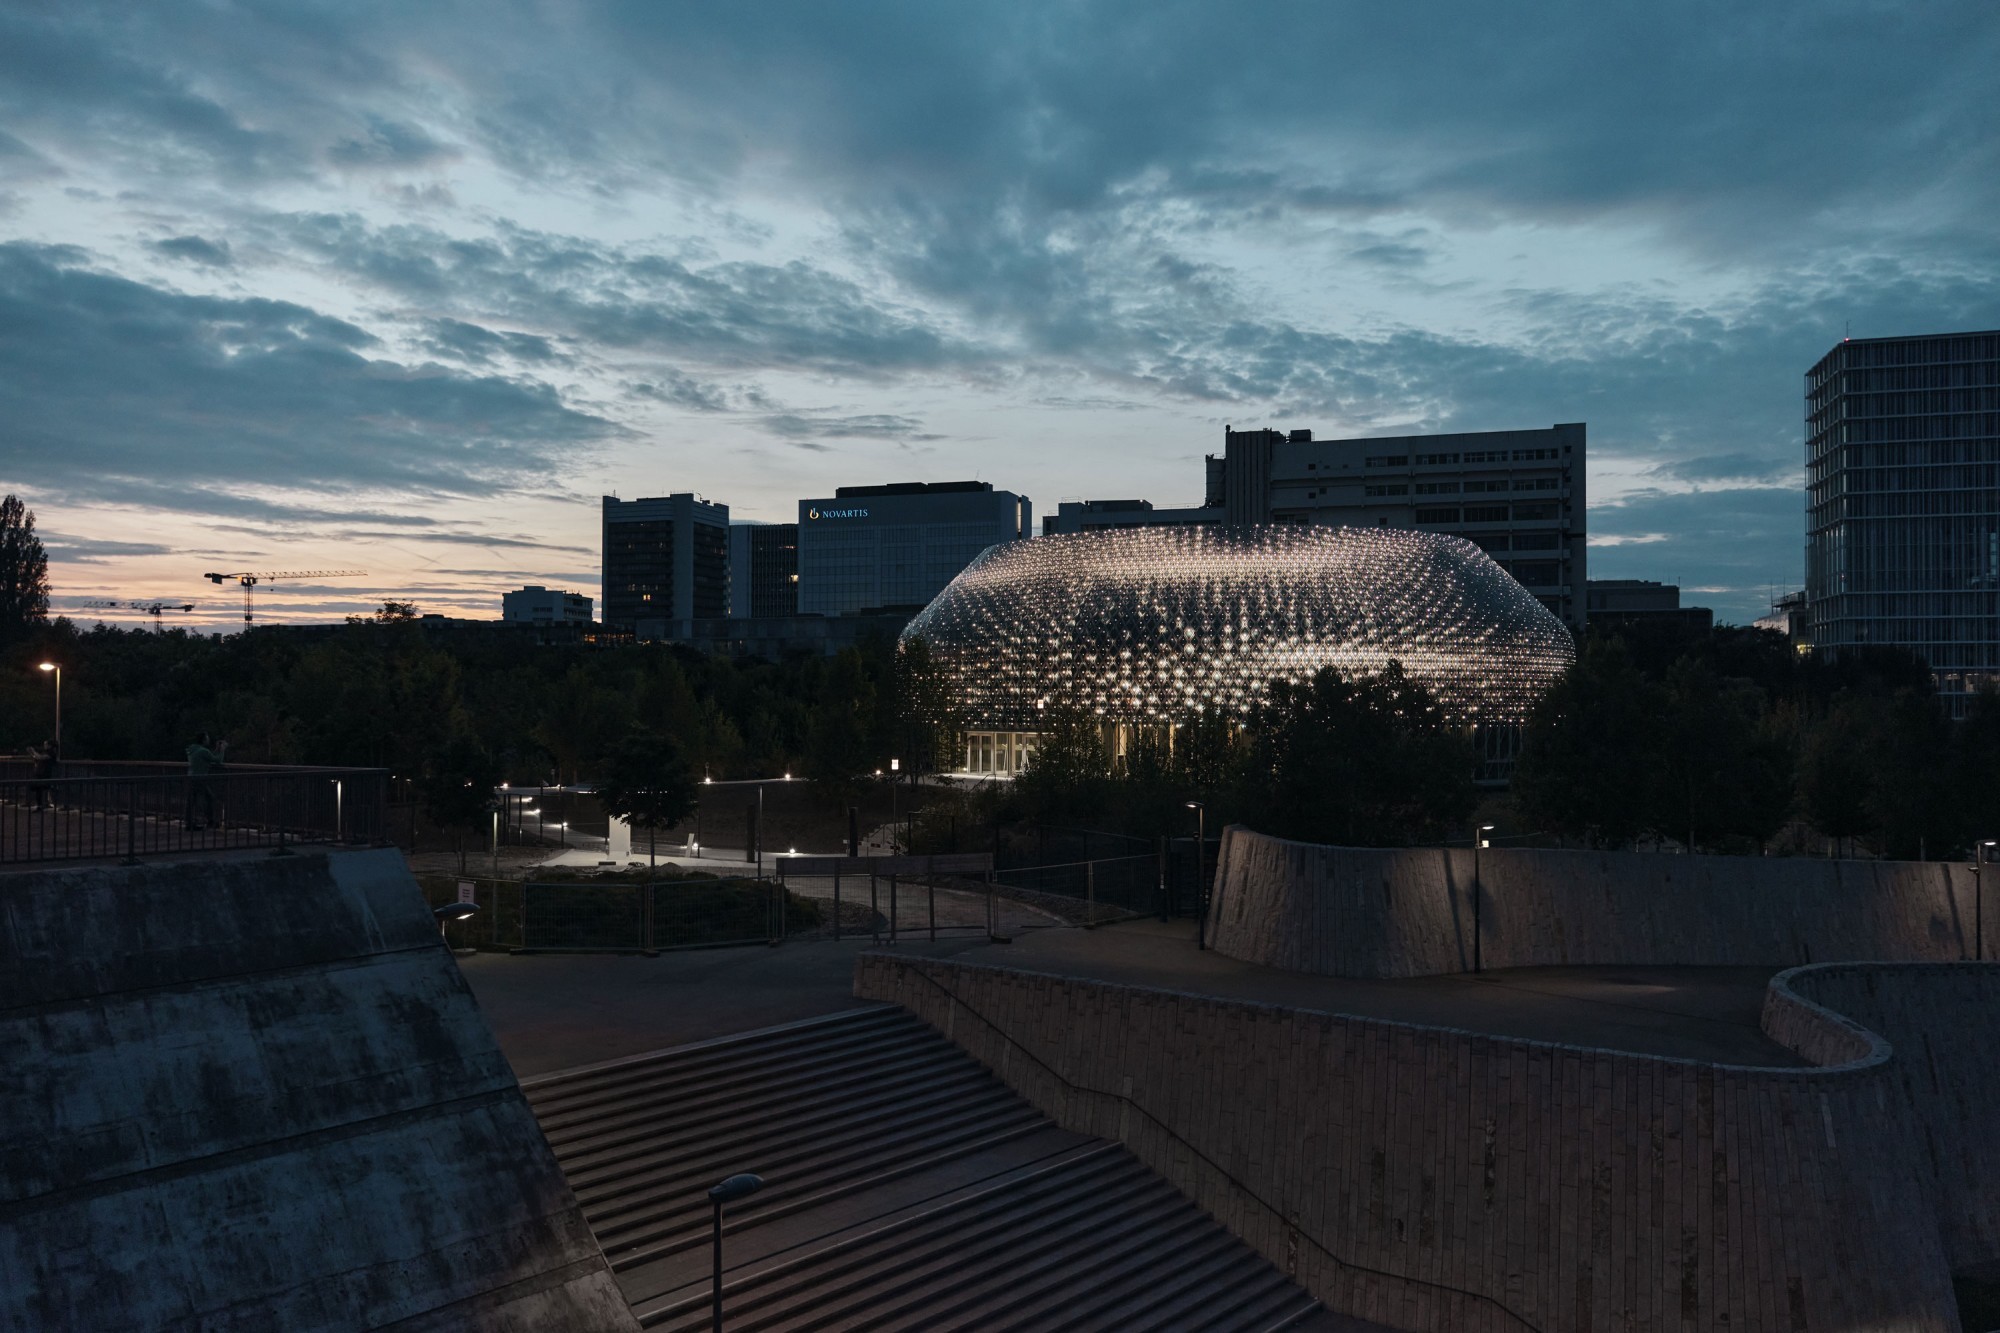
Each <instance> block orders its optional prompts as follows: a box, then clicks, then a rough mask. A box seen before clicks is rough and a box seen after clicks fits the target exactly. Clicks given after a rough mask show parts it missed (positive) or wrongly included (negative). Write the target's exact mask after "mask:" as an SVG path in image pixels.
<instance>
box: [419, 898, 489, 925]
mask: <svg viewBox="0 0 2000 1333" xmlns="http://www.w3.org/2000/svg"><path fill="white" fill-rule="evenodd" d="M478 910H479V904H478V903H446V904H445V905H444V906H443V907H434V908H432V909H431V915H432V916H434V917H436V918H437V919H438V924H439V925H449V924H451V923H452V922H454V921H463V920H465V918H467V917H469V916H471V915H473V914H474V913H476V912H477V911H478Z"/></svg>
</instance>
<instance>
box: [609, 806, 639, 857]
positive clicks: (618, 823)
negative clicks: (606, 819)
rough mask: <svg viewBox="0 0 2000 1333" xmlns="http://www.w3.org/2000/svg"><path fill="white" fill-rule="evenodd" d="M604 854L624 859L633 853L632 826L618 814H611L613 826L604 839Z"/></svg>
mask: <svg viewBox="0 0 2000 1333" xmlns="http://www.w3.org/2000/svg"><path fill="white" fill-rule="evenodd" d="M604 854H605V855H606V856H608V857H610V858H611V859H612V860H614V861H623V860H625V859H626V858H628V857H629V856H631V855H632V826H631V825H630V824H628V823H626V822H625V821H624V820H623V819H620V818H619V817H618V816H617V815H613V816H611V827H610V828H609V829H608V830H607V832H606V836H605V839H604Z"/></svg>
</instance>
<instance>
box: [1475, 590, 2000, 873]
mask: <svg viewBox="0 0 2000 1333" xmlns="http://www.w3.org/2000/svg"><path fill="white" fill-rule="evenodd" d="M1513 802H1514V805H1515V808H1516V810H1517V812H1518V815H1519V818H1520V821H1521V822H1522V824H1523V826H1524V827H1526V828H1528V829H1533V830H1540V831H1545V832H1548V833H1553V834H1555V835H1557V836H1560V837H1562V838H1565V839H1569V840H1574V841H1576V842H1578V843H1582V844H1586V845H1590V846H1597V847H1628V846H1632V845H1635V844H1642V843H1668V844H1672V845H1674V846H1677V847H1692V848H1695V849H1697V850H1712V851H1720V852H1738V853H1750V854H1755V853H1758V852H1764V851H1794V852H1814V851H1825V850H1834V851H1838V852H1841V853H1844V854H1853V853H1855V852H1867V853H1872V854H1875V855H1880V856H1887V857H1895V858H1909V859H1915V858H1918V857H1930V858H1938V857H1943V856H1952V855H1962V854H1965V853H1967V852H1968V851H1969V850H1970V848H1971V846H1972V845H1973V844H1974V843H1976V842H1978V841H1980V840H1982V839H1985V838H1989V837H2000V698H1996V697H1995V696H1993V695H1990V694H1989V695H1984V696H1980V697H1978V698H1976V699H1975V700H1974V701H1973V704H1972V707H1971V710H1970V716H1968V717H1967V718H1966V719H1965V720H1963V721H1960V722H1957V723H1954V722H1952V721H1950V720H1949V719H1947V717H1946V716H1945V713H1944V711H1943V709H1942V708H1941V706H1940V703H1939V700H1938V698H1937V694H1936V691H1935V689H1934V687H1933V685H1932V682H1931V673H1930V671H1929V668H1927V667H1926V666H1925V665H1924V663H1923V662H1922V661H1921V660H1920V659H1918V658H1916V657H1914V656H1912V655H1911V654H1908V653H1905V652H1900V651H1897V650H1893V649H1875V650H1871V651H1868V652H1864V653H1858V654H1854V655H1850V656H1847V657H1844V658H1842V659H1841V660H1838V661H1820V660H1817V659H1814V658H1811V657H1804V656H1800V655H1799V654H1798V653H1796V652H1795V651H1794V650H1793V648H1792V645H1791V644H1790V643H1789V642H1788V641H1787V640H1786V639H1785V638H1784V637H1783V636H1781V635H1777V634H1773V633H1770V632H1768V631H1762V630H1753V629H1734V628H1726V627H1725V628H1722V629H1717V630H1715V631H1713V632H1711V633H1707V634H1702V635H1695V636H1690V635H1686V634H1682V633H1677V632H1673V631H1669V630H1661V631H1658V632H1653V633H1647V632H1644V631H1639V630H1628V631H1624V632H1622V633H1618V634H1611V635H1594V636H1592V637H1591V638H1589V639H1588V640H1586V642H1585V643H1584V645H1583V649H1582V652H1581V653H1580V655H1579V657H1578V660H1577V662H1576V664H1575V666H1574V667H1573V668H1572V669H1571V670H1570V671H1569V672H1568V673H1567V674H1566V675H1565V676H1564V677H1563V678H1562V680H1561V681H1559V682H1558V683H1557V685H1556V687H1555V688H1554V689H1553V690H1552V691H1551V692H1550V693H1549V695H1548V696H1547V698H1546V699H1545V700H1544V701H1543V704H1542V706H1541V708H1540V710H1539V711H1538V712H1537V714H1536V715H1535V718H1534V720H1533V722H1532V723H1531V725H1530V726H1529V727H1528V729H1527V734H1526V737H1525V739H1524V745H1523V751H1522V754H1521V759H1520V763H1519V766H1518V767H1517V769H1516V772H1515V777H1514V783H1513Z"/></svg>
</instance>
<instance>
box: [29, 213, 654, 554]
mask: <svg viewBox="0 0 2000 1333" xmlns="http://www.w3.org/2000/svg"><path fill="white" fill-rule="evenodd" d="M379 348H380V343H379V340H378V339H377V338H376V337H375V336H374V335H372V334H370V333H368V332H367V331H366V330H363V329H361V328H359V327H357V326H355V325H353V324H350V323H348V322H346V321H343V320H339V319H335V318H331V317H329V316H326V315H323V314H320V313H318V312H317V311H314V310H312V309H309V308H307V307H305V306H301V305H298V304H295V303H291V302H285V301H273V300H265V299H256V298H223V297H213V296H196V295H187V294H183V293H178V292H174V291H170V290H167V289H165V288H161V287H155V286H150V285H148V284H145V283H141V282H136V281H133V280H131V279H127V278H123V277H119V276H116V275H115V274H111V273H107V272H104V271H102V270H100V269H96V268H92V267H86V266H84V264H83V263H82V261H81V257H80V256H79V255H78V254H77V253H76V252H74V251H72V250H64V249H58V248H52V247H40V246H33V245H27V244H21V243H10V244H0V420H4V421H6V422H7V429H6V432H5V434H4V436H0V462H4V463H5V465H6V468H7V470H8V471H10V472H13V473H15V474H16V475H20V474H21V473H22V472H23V471H24V470H25V469H28V468H30V467H32V475H33V476H34V478H35V480H36V482H37V485H38V488H40V489H43V490H53V491H61V492H65V493H67V494H69V495H71V496H86V497H94V498H98V499H102V500H106V501H111V502H123V503H139V504H147V505H152V506H162V505H165V506H167V507H189V506H192V507H194V508H198V509H202V510H205V511H208V512H216V513H230V512H235V513H242V514H247V515H252V516H256V517H260V518H273V517H280V516H283V514H284V513H285V510H286V505H285V504H284V503H283V502H280V501H275V500H273V499H271V498H270V497H272V496H274V495H281V494H284V493H287V492H294V493H295V492H299V491H308V492H310V491H320V492H325V493H328V494H345V493H348V492H350V491H352V490H354V489H356V488H368V489H387V490H394V491H399V492H403V493H405V494H406V495H409V496H421V495H455V496H472V495H491V494H494V493H497V492H500V491H502V490H505V489H507V488H509V487H512V486H515V485H520V484H523V483H526V482H529V481H532V480H536V479H539V478H541V477H543V476H545V475H546V474H548V473H549V472H551V471H554V470H558V469H559V468H560V467H561V466H562V463H563V461H564V460H565V459H566V458H568V457H569V456H571V455H572V454H574V453H575V452H577V451H578V450H581V449H586V448H588V447H589V446H591V445H593V444H595V443H597V442H599V441H602V440H604V439H605V438H607V437H608V436H610V435H612V434H614V433H615V432H616V431H617V429H618V428H617V427H615V426H614V425H613V424H612V423H610V422H609V421H606V420H605V419H603V418H601V417H598V416H595V415H592V414H589V413H586V412H582V411H579V410H576V409H574V408H571V407H569V406H567V405H566V404H565V403H564V402H563V400H562V398H561V396H560V395H559V394H558V393H557V392H556V391H555V390H553V389H552V388H550V387H549V386H547V385H545V384H542V383H539V382H537V381H534V380H531V379H526V378H510V377H502V376H498V375H470V374H463V373H459V372H455V371H450V370H446V369H442V368H439V367H436V366H409V365H405V364H401V363H399V362H397V361H394V360H392V359H389V358H386V357H382V356H380V355H377V354H376V353H378V352H379Z"/></svg>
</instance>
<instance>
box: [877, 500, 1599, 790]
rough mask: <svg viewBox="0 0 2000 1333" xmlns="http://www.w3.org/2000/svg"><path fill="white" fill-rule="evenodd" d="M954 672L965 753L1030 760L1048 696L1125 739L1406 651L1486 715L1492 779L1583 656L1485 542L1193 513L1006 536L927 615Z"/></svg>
mask: <svg viewBox="0 0 2000 1333" xmlns="http://www.w3.org/2000/svg"><path fill="white" fill-rule="evenodd" d="M904 638H905V639H906V640H909V639H915V638H921V639H923V640H924V642H925V645H926V647H927V648H928V650H929V652H930V655H931V658H932V660H933V661H934V662H935V663H937V665H938V667H939V669H940V670H941V671H942V672H943V673H944V676H945V679H946V680H947V681H948V682H949V683H950V686H951V691H950V692H951V696H952V699H953V707H954V709H955V711H956V714H957V716H956V717H955V719H954V720H955V721H956V722H957V723H958V724H959V725H960V726H961V727H962V728H963V730H964V733H965V737H966V740H965V746H966V748H965V752H964V753H965V758H964V767H965V771H967V772H972V773H982V774H984V773H992V774H999V775H1003V776H1004V775H1011V774H1013V773H1016V772H1019V771H1020V770H1021V769H1022V768H1024V767H1026V766H1027V765H1028V762H1029V760H1030V758H1031V757H1032V755H1033V753H1034V750H1035V748H1036V744H1037V740H1038V737H1039V735H1040V732H1041V722H1042V719H1043V717H1044V716H1046V714H1047V713H1048V711H1049V710H1050V709H1057V710H1062V711H1069V712H1081V713H1086V714H1090V715H1093V716H1095V717H1096V718H1098V719H1099V720H1100V724H1101V726H1102V727H1103V729H1104V732H1105V740H1106V743H1107V747H1108V749H1109V751H1110V753H1111V754H1112V755H1113V756H1114V758H1116V757H1119V756H1123V755H1125V754H1127V753H1129V750H1130V746H1131V743H1132V741H1133V740H1134V739H1135V738H1136V736H1137V735H1138V734H1139V733H1141V732H1144V731H1148V730H1150V731H1152V732H1154V733H1155V734H1163V735H1164V737H1165V738H1166V740H1167V743H1168V744H1169V745H1171V744H1172V736H1173V730H1174V728H1176V727H1178V726H1180V725H1182V724H1185V723H1187V722H1189V721H1191V720H1193V719H1195V718H1199V717H1203V716H1210V717H1213V716H1218V715H1219V716H1222V717H1226V718H1230V719H1241V718H1244V717H1246V716H1247V715H1248V714H1249V713H1250V712H1251V711H1252V710H1253V709H1255V708H1256V706H1257V704H1258V703H1259V702H1260V701H1261V700H1262V698H1263V697H1264V694H1265V691H1266V690H1267V689H1268V687H1269V685H1270V683H1271V682H1272V681H1273V680H1280V679H1283V680H1306V679H1309V678H1310V677H1311V676H1312V675H1313V674H1314V673H1315V672H1317V671H1319V670H1320V669H1321V668H1323V667H1333V668H1336V669H1338V670H1339V671H1341V672H1343V673H1352V674H1373V673H1375V672H1379V671H1382V670H1383V669H1385V668H1386V667H1387V666H1388V665H1389V664H1390V663H1391V662H1398V663H1400V664H1401V665H1402V667H1403V669H1404V670H1405V671H1407V672H1408V673H1409V674H1410V676H1411V677H1412V678H1413V679H1415V680H1418V681H1420V682H1422V683H1423V684H1424V685H1425V686H1426V687H1427V688H1429V689H1430V691H1431V692H1432V694H1433V695H1434V696H1435V697H1436V698H1437V700H1438V703H1439V705H1440V707H1441V708H1442V710H1443V711H1444V712H1445V714H1446V715H1447V716H1449V717H1450V718H1451V719H1453V720H1454V721H1455V722H1457V723H1459V724H1461V725H1464V726H1466V727H1467V728H1469V729H1470V731H1471V732H1472V734H1473V737H1474V739H1475V742H1476V743H1477V744H1478V745H1479V746H1480V748H1481V755H1482V757H1483V759H1484V761H1485V773H1484V775H1485V776H1486V777H1488V778H1503V777H1504V776H1505V775H1506V773H1507V772H1508V771H1509V769H1510V768H1511V764H1512V759H1513V754H1514V749H1515V744H1516V741H1517V739H1518V735H1519V729H1520V725H1521V724H1522V723H1523V722H1524V721H1526V719H1527V717H1528V714H1529V712H1530V711H1531V710H1532V709H1533V708H1534V706H1535V703H1536V701H1538V700H1539V699H1540V698H1541V696H1542V694H1543V693H1544V692H1545V691H1546V690H1547V689H1548V687H1549V685H1550V684H1551V683H1552V682H1553V681H1554V680H1555V679H1556V677H1557V676H1559V675H1560V674H1561V673H1562V672H1563V671H1564V670H1565V669H1566V668H1567V667H1568V665H1569V664H1570V662H1571V661H1572V660H1574V657H1575V643H1574V640H1573V639H1572V637H1571V634H1570V631H1569V629H1568V628H1567V627H1566V626H1565V625H1564V624H1563V623H1562V621H1560V620H1558V619H1556V617H1555V616H1554V614H1553V613H1551V612H1550V611H1549V610H1548V609H1547V608H1546V607H1544V606H1542V605H1541V604H1540V602H1539V601H1538V600H1537V599H1535V598H1534V597H1532V596H1531V595H1529V593H1528V592H1527V590H1526V589H1524V588H1522V587H1521V585H1520V584H1519V583H1517V582H1515V581H1514V580H1513V579H1512V578H1509V577H1508V576H1507V575H1506V574H1504V573H1502V572H1501V570H1500V569H1499V567H1498V566H1497V565H1495V564H1494V562H1493V561H1492V560H1490V559H1489V558H1487V556H1486V555H1485V554H1484V553H1483V552H1481V551H1480V550H1479V549H1478V548H1477V547H1475V546H1473V545H1471V544H1470V543H1468V542H1465V541H1462V540H1459V539H1457V538H1454V537H1446V536H1442V535H1438V534H1433V533H1427V532H1410V531H1405V530H1402V529H1363V528H1356V527H1338V528H1326V527H1317V526H1311V527H1308V526H1282V525H1274V526H1264V527H1211V526H1178V527H1157V528H1138V529H1124V530H1121V531H1116V532H1091V533H1081V534H1078V535H1075V536H1059V537H1041V538H1036V539H1034V540H1032V541H1024V542H1014V543H1011V544H1009V545H1005V546H996V547H994V548H993V549H991V550H989V551H987V552H986V553H985V554H984V555H982V556H980V557H979V558H978V559H977V560H975V561H974V562H973V563H972V565H971V566H970V567H969V568H967V569H966V570H965V572H964V573H962V574H960V575H959V576H958V577H957V578H955V579H953V580H952V582H951V586H949V587H948V588H946V589H945V590H944V592H943V593H941V594H940V595H939V596H938V597H937V599H936V600H935V601H933V602H932V603H931V604H930V605H929V606H927V607H925V608H924V610H923V612H922V613H921V614H920V615H918V616H917V617H916V619H914V620H912V621H911V622H910V626H909V628H908V629H907V630H905V631H904Z"/></svg>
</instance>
